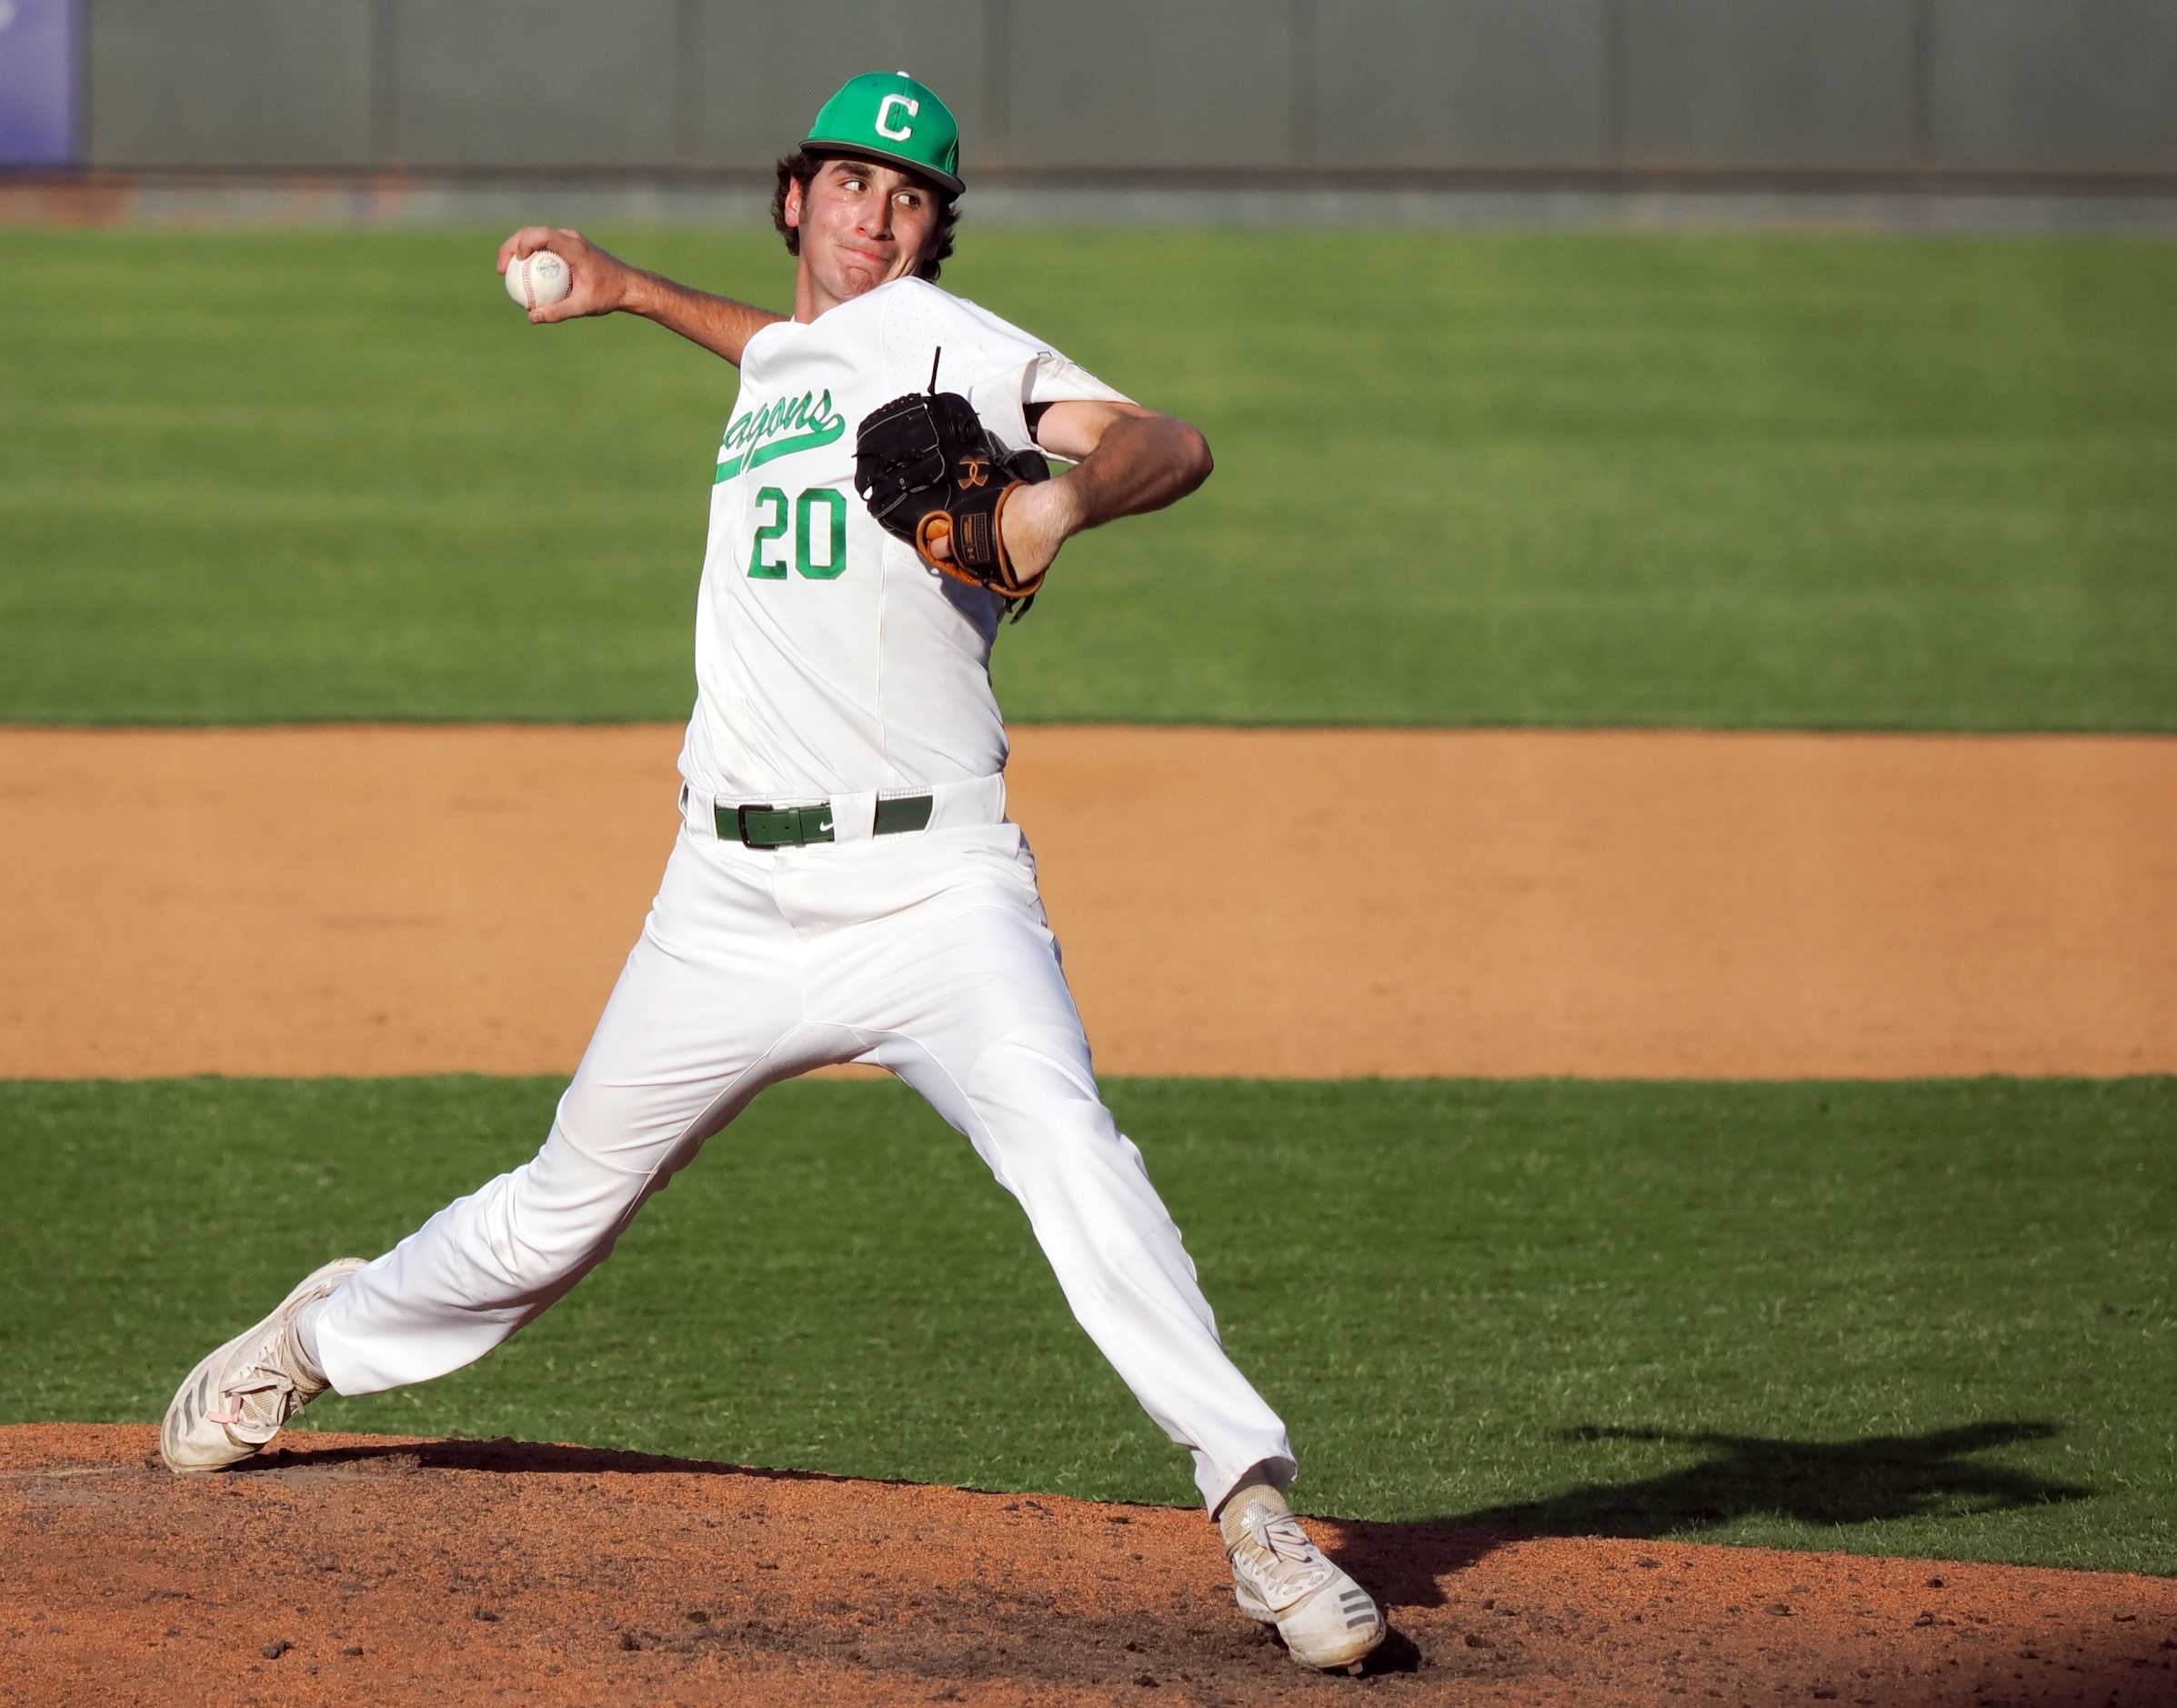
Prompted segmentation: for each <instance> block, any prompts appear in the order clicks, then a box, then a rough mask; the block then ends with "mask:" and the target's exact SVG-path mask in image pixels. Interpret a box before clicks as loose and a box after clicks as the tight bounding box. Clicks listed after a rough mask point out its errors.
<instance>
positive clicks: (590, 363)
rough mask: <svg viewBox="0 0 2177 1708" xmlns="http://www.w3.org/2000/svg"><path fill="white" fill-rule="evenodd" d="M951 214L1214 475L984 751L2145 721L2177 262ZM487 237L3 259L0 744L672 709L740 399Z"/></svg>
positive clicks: (2112, 247) (1131, 552)
mask: <svg viewBox="0 0 2177 1708" xmlns="http://www.w3.org/2000/svg"><path fill="white" fill-rule="evenodd" d="M964 229H965V232H966V236H965V243H964V247H963V250H962V253H961V256H960V257H959V259H958V262H957V263H956V264H955V265H954V266H953V267H952V269H951V270H950V272H949V273H948V278H947V283H948V285H951V286H955V287H956V288H958V289H959V290H961V291H962V292H964V293H966V294H968V295H970V296H975V297H977V298H978V300H981V301H983V302H985V303H987V304H988V305H989V306H992V307H994V308H996V309H997V310H998V311H999V312H1000V313H1003V314H1005V315H1007V316H1009V317H1011V318H1014V319H1016V320H1018V321H1020V322H1022V323H1023V324H1026V325H1028V326H1030V327H1034V328H1036V329H1037V330H1038V331H1039V332H1041V333H1043V334H1044V335H1045V336H1048V337H1051V338H1053V339H1054V340H1055V341H1057V342H1058V343H1059V344H1060V345H1062V346H1063V347H1067V348H1068V350H1069V351H1070V352H1071V353H1072V354H1074V355H1075V356H1077V357H1078V358H1079V359H1081V360H1082V361H1084V362H1086V363H1088V364H1089V366H1091V367H1094V368H1096V369H1097V370H1099V371H1100V372H1101V373H1103V374H1104V375H1105V376H1106V377H1108V378H1109V379H1110V380H1111V381H1112V382H1113V383H1115V384H1117V385H1119V386H1120V387H1124V388H1127V389H1129V390H1131V391H1133V392H1135V393H1137V394H1139V396H1140V397H1143V398H1144V399H1146V400H1148V401H1150V402H1152V403H1155V404H1157V405H1159V406H1161V407H1168V408H1170V409H1173V410H1176V411H1179V412H1180V413H1183V414H1186V415H1188V416H1190V417H1193V418H1195V419H1196V420H1198V421H1199V422H1200V423H1201V424H1202V425H1203V426H1204V427H1205V428H1206V429H1207V430H1208V431H1209V435H1210V437H1211V439H1212V441H1213V443H1214V444H1215V446H1216V447H1217V450H1218V452H1219V473H1218V475H1217V477H1216V478H1215V479H1214V480H1213V481H1212V482H1211V483H1210V485H1209V487H1208V488H1206V489H1205V490H1204V492H1203V493H1202V494H1201V495H1200V496H1199V497H1197V498H1195V499H1193V500H1190V501H1189V503H1187V504H1186V505H1184V506H1182V507H1179V509H1177V510H1176V511H1173V512H1170V513H1169V514H1167V515H1164V516H1161V517H1154V518H1149V519H1145V520H1140V521H1136V522H1132V523H1129V524H1128V525H1126V526H1124V527H1119V528H1115V529H1112V530H1110V531H1109V532H1107V533H1105V534H1102V535H1099V536H1095V537H1091V538H1085V539H1083V540H1080V541H1078V542H1077V543H1076V544H1075V545H1074V546H1073V547H1072V548H1069V550H1068V559H1067V562H1066V564H1065V566H1064V571H1063V574H1062V576H1061V577H1060V578H1059V579H1058V581H1057V582H1056V583H1055V584H1054V585H1053V587H1052V588H1051V590H1050V592H1049V593H1048V596H1047V597H1046V598H1045V599H1044V601H1043V602H1042V603H1041V604H1040V605H1039V606H1038V610H1037V612H1036V615H1035V617H1034V618H1033V619H1032V620H1030V621H1029V622H1028V623H1026V624H1023V625H1022V626H1021V627H1020V628H1018V629H1009V630H1008V631H1007V633H1006V635H1005V637H1004V640H1003V643H1002V645H1001V647H1000V648H999V654H998V677H999V681H1000V687H1001V689H1002V691H1003V693H1004V696H1005V698H1006V701H1007V704H1008V709H1009V710H1010V712H1011V714H1012V715H1013V716H1015V717H1016V718H1028V719H1071V718H1126V719H1155V720H1164V719H1177V720H1187V719H1208V720H1228V719H1237V720H1259V721H1269V722H1293V723H1311V722H1340V723H1350V722H1388V723H1401V722H1420V723H1550V724H1604V725H1612V724H1662V725H1711V724H1713V725H1726V726H1736V727H1752V726H1763V727H1901V728H1930V729H2021V728H2032V729H2074V728H2078V729H2102V728H2109V729H2153V730H2168V729H2172V728H2177V577H2172V575H2171V573H2170V555H2169V549H2170V548H2169V541H2170V540H2171V538H2172V535H2173V534H2177V384H2173V383H2172V381H2173V380H2177V246H2171V245H2156V244H2150V243H2119V242H2108V241H2086V240H2049V241H2027V240H2015V239H1994V240H1983V241H1965V240H1959V241H1941V242H1935V241H1902V242H1897V241H1874V240H1858V239H1831V240H1816V239H1785V238H1777V237H1726V236H1668V237H1664V236H1658V237H1630V236H1600V235H1594V236H1449V235H1436V234H1415V235H1406V236H1393V235H1330V234H1315V235H1301V236H1292V235H1248V234H1240V233H1235V232H1218V233H1208V234H1167V233H1158V234H1141V233H1136V234H1119V233H1106V234H1079V233H1058V232H1028V231H989V232H977V231H976V230H975V229H974V228H973V226H972V224H970V225H969V226H968V227H966V228H964ZM499 235H500V234H497V233H484V232H477V233H474V234H447V233H436V232H435V233H422V234H415V233H404V234H396V235H387V234H348V233H342V234H332V235H326V234H302V233H297V234H275V235H236V234H231V233H229V234H202V235H172V234H166V235H161V234H148V233H140V232H135V233H132V232H98V233H72V232H55V231H21V230H19V231H11V232H10V233H9V235H8V239H7V242H6V244H5V247H0V292H4V293H5V299H6V301H7V303H8V308H9V330H8V333H7V335H6V336H5V337H4V338H0V721H16V722H20V721H62V722H75V721H92V722H96V721H116V720H118V721H183V722H188V721H213V722H221V721H255V720H286V719H298V718H544V719H562V718H564V719H598V718H603V719H612V718H681V717H684V716H685V715H686V713H687V706H688V702H689V698H690V696H691V692H692V689H691V680H692V678H691V670H690V665H689V648H690V633H691V628H692V622H691V618H692V612H693V608H694V598H695V586H696V578H697V568H698V565H699V558H700V552H701V548H702V540H703V535H704V526H705V515H706V508H705V507H706V505H707V494H708V491H709V469H710V466H711V461H712V457H713V454H714V450H715V447H716V444H717V437H718V433H719V430H720V428H721V427H722V426H723V424H724V422H725V420H726V418H727V412H728V410H729V408H730V407H731V403H732V398H733V392H734V386H733V375H732V373H731V372H730V370H729V369H727V368H726V367H723V366H722V365H720V364H718V363H717V362H716V361H715V360H713V359H712V358H710V357H707V356H705V355H703V354H702V353H700V352H698V351H697V350H695V349H694V348H693V347H688V346H685V345H682V344H680V343H679V342H678V341H677V340H676V339H674V338H672V337H668V336H667V335H664V334H661V333H659V332H657V330H656V329H655V328H653V327H647V326H642V325H637V324H635V323H632V322H627V321H616V322H613V323H610V324H592V325H584V326H579V327H571V328H562V329H559V330H557V331H553V332H540V331H537V330H536V329H533V328H531V327H528V326H527V324H526V322H525V321H524V320H523V319H522V317H521V316H519V314H518V313H517V312H516V311H515V310H514V308H513V306H511V305H510V304H509V303H507V301H506V299H505V298H504V296H502V295H501V294H500V292H499V288H498V286H497V282H496V280H495V279H494V277H493V276H492V273H491V256H492V251H493V249H494V247H495V246H496V242H497V236H499ZM607 235H608V236H610V235H612V234H607ZM618 241H619V242H620V244H621V246H622V247H623V249H624V250H625V251H626V252H627V254H628V255H629V256H631V257H632V258H634V259H636V260H638V261H641V262H644V263H647V264H651V265H655V266H661V267H663V268H665V269H667V270H668V271H671V272H673V273H675V274H677V275H679V276H685V277H687V278H689V279H691V280H693V281H694V282H697V283H700V284H703V285H707V286H713V287H716V288H719V289H723V290H727V291H730V292H734V293H737V294H742V295H746V296H752V297H754V298H756V299H757V300H760V301H771V302H778V301H779V300H781V299H782V298H783V296H785V294H786V292H787V290H788V282H789V277H790V275H789V273H788V262H787V259H786V257H785V256H784V255H783V254H781V253H780V252H779V250H778V246H777V245H776V243H775V242H774V240H772V239H771V238H770V237H769V236H755V235H748V234H741V235H736V236H718V237H713V238H706V237H703V236H694V235H688V234H685V233H683V234H674V233H658V232H651V233H628V234H621V235H620V236H619V238H618Z"/></svg>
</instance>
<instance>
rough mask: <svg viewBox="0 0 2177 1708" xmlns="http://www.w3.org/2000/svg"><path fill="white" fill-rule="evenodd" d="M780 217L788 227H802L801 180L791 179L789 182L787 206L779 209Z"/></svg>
mask: <svg viewBox="0 0 2177 1708" xmlns="http://www.w3.org/2000/svg"><path fill="white" fill-rule="evenodd" d="M778 216H779V217H780V218H781V219H783V220H785V221H786V223H787V224H788V226H795V227H797V228H798V226H800V224H801V180H800V179H799V178H794V179H790V180H789V181H788V184H787V193H786V203H785V206H782V207H781V208H780V209H779V215H778Z"/></svg>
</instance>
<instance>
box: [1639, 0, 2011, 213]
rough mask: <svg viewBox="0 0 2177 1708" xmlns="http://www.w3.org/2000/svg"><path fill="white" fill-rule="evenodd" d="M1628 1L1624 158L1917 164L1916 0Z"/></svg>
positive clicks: (1778, 164) (1771, 165)
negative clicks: (1906, 0) (1909, 1)
mask: <svg viewBox="0 0 2177 1708" xmlns="http://www.w3.org/2000/svg"><path fill="white" fill-rule="evenodd" d="M1976 3H1977V0H1976ZM1624 5H1625V11H1624V32H1625V36H1624V90H1623V103H1624V105H1623V113H1624V119H1623V124H1624V147H1623V154H1622V156H1621V158H1622V163H1623V164H1624V165H1625V166H1629V167H1632V168H1634V169H1636V170H1648V171H1695V172H1699V171H1731V170H1738V171H1823V170H1827V171H1882V170H1891V169H1896V170H1903V169H1906V168H1909V167H1911V165H1912V163H1913V140H1914V138H1913V132H1914V125H1913V79H1914V72H1913V65H1914V58H1913V55H1914V41H1913V30H1914V25H1913V15H1912V14H1913V8H1912V6H1911V5H1910V4H1905V3H1903V0H1624Z"/></svg>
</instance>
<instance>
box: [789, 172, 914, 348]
mask: <svg viewBox="0 0 2177 1708" xmlns="http://www.w3.org/2000/svg"><path fill="white" fill-rule="evenodd" d="M785 213H786V222H787V224H788V225H789V226H795V227H797V228H798V230H799V232H800V234H801V272H802V275H803V276H804V278H805V279H806V280H807V281H808V284H809V285H810V286H812V287H813V294H814V296H815V297H816V299H817V300H816V306H817V309H818V312H819V313H821V312H822V311H823V310H824V309H826V308H830V307H834V306H838V304H840V303H843V302H846V301H848V300H849V299H850V298H853V297H856V296H860V295H861V294H862V293H863V292H864V291H871V290H875V289H876V288H877V287H878V286H879V285H888V284H890V283H891V281H892V280H894V279H896V278H905V277H906V276H908V275H909V274H911V273H912V272H914V270H915V268H916V267H917V266H918V265H919V264H920V262H921V260H922V254H923V251H924V249H925V248H926V247H928V244H929V240H930V236H931V234H932V233H933V232H934V231H935V230H936V229H937V225H938V198H937V196H936V195H935V194H933V193H932V192H931V191H930V190H928V189H927V188H925V187H924V186H922V185H921V184H919V183H918V182H917V181H916V180H915V179H913V178H911V177H909V176H908V175H907V174H906V173H904V172H898V171H896V170H894V169H893V168H892V167H890V166H883V165H880V164H878V162H876V161H870V160H827V161H826V162H824V164H823V165H822V166H819V167H818V169H817V176H815V177H814V178H812V179H811V180H810V181H809V186H808V193H807V194H806V195H805V194H803V192H802V189H801V186H800V185H798V184H794V185H791V186H788V190H787V201H786V209H785Z"/></svg>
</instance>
